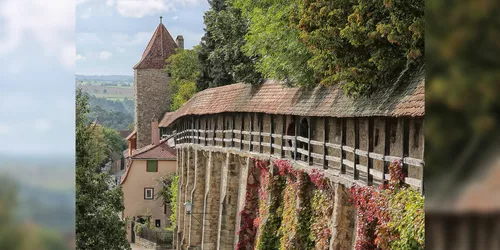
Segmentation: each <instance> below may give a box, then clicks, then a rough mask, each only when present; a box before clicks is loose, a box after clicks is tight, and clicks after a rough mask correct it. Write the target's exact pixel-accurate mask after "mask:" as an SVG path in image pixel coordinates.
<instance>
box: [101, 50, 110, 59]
mask: <svg viewBox="0 0 500 250" xmlns="http://www.w3.org/2000/svg"><path fill="white" fill-rule="evenodd" d="M111 56H113V53H111V52H109V51H102V52H101V53H100V54H99V58H101V60H108V59H109V58H110V57H111Z"/></svg>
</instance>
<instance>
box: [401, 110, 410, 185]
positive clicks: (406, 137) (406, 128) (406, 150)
mask: <svg viewBox="0 0 500 250" xmlns="http://www.w3.org/2000/svg"><path fill="white" fill-rule="evenodd" d="M402 119H403V155H401V158H402V159H404V158H405V157H408V156H410V120H409V119H408V118H402ZM403 173H404V176H406V177H408V164H405V163H404V161H403Z"/></svg>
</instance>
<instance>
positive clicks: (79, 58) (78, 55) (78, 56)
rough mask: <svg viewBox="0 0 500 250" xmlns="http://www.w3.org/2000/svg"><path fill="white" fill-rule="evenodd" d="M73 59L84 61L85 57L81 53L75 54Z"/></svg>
mask: <svg viewBox="0 0 500 250" xmlns="http://www.w3.org/2000/svg"><path fill="white" fill-rule="evenodd" d="M75 59H76V60H77V61H84V60H85V59H87V58H86V57H85V56H82V55H81V54H76V58H75Z"/></svg>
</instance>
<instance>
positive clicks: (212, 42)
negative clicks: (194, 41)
mask: <svg viewBox="0 0 500 250" xmlns="http://www.w3.org/2000/svg"><path fill="white" fill-rule="evenodd" d="M209 3H210V9H209V10H208V11H207V12H205V15H204V22H205V26H206V27H205V35H204V36H203V37H202V41H201V47H200V51H199V53H198V56H199V60H200V63H201V74H200V78H199V80H198V81H197V86H198V90H203V89H206V88H211V87H217V86H223V85H228V84H232V83H235V82H245V83H251V84H256V83H259V82H260V80H261V76H260V74H259V73H258V72H257V71H256V69H255V64H254V60H255V58H252V57H249V56H246V55H245V54H244V53H243V51H242V49H241V48H242V46H243V45H244V44H245V38H244V36H245V34H246V33H247V28H248V24H247V21H246V20H245V19H244V18H242V16H241V11H240V10H239V9H237V8H235V7H234V6H233V5H232V3H230V2H229V1H226V0H211V1H209Z"/></svg>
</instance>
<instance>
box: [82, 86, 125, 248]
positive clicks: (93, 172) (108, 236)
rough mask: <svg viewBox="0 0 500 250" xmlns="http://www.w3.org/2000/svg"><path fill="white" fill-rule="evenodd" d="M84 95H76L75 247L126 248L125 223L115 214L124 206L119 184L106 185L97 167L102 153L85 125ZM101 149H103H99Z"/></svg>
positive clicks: (103, 176)
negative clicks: (114, 185)
mask: <svg viewBox="0 0 500 250" xmlns="http://www.w3.org/2000/svg"><path fill="white" fill-rule="evenodd" d="M88 112H89V107H88V102H87V97H86V96H85V95H83V94H82V92H81V90H78V91H77V94H76V208H75V210H76V248H77V249H130V245H129V243H128V242H127V240H126V229H125V222H124V221H122V220H120V218H119V217H118V213H119V212H121V211H122V210H123V209H124V206H123V193H122V190H121V188H120V187H114V188H110V185H109V176H108V175H107V174H105V173H99V172H98V171H97V170H98V168H99V164H100V163H101V162H102V157H103V155H104V156H105V155H106V152H105V151H106V148H105V147H103V146H101V145H102V143H101V141H102V140H105V139H104V135H103V136H102V138H96V136H95V134H96V133H95V131H94V130H95V129H96V126H91V125H89V123H88V121H87V114H88ZM103 151H104V152H103Z"/></svg>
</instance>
